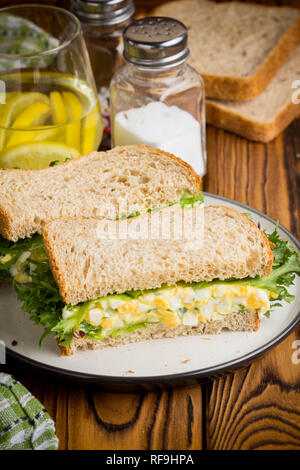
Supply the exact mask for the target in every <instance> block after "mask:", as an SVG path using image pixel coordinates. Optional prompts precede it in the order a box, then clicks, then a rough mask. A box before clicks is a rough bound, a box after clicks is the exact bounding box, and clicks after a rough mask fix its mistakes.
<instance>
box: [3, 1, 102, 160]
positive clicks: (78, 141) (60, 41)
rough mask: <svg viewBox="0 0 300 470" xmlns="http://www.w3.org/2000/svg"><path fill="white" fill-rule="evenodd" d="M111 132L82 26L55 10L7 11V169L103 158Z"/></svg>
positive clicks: (17, 8)
mask: <svg viewBox="0 0 300 470" xmlns="http://www.w3.org/2000/svg"><path fill="white" fill-rule="evenodd" d="M102 133H103V125H102V118H101V113H100V105H99V101H98V96H97V93H96V88H95V83H94V78H93V74H92V70H91V65H90V61H89V56H88V53H87V50H86V46H85V43H84V40H83V36H82V31H81V26H80V22H79V21H78V19H77V18H76V17H75V16H74V15H73V14H72V13H71V12H69V11H67V10H64V9H62V8H57V7H53V6H41V5H26V6H23V5H20V6H14V7H7V8H2V9H0V167H6V168H24V169H31V168H33V169H40V168H45V167H47V166H49V165H50V166H52V165H55V164H59V163H63V162H64V161H66V160H68V159H72V158H77V157H79V156H80V155H84V154H86V153H88V152H90V151H92V150H97V148H98V147H99V144H100V142H101V139H102Z"/></svg>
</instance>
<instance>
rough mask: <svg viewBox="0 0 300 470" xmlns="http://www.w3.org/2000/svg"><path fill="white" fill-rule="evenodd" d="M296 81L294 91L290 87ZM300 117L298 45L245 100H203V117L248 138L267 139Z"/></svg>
mask: <svg viewBox="0 0 300 470" xmlns="http://www.w3.org/2000/svg"><path fill="white" fill-rule="evenodd" d="M297 80H298V91H297V89H295V88H292V85H293V82H294V83H295V86H296V85H297V83H296V81H297ZM297 116H300V45H299V46H297V47H296V49H295V50H294V51H293V52H292V53H291V54H290V56H289V59H288V61H287V62H286V63H285V64H284V65H283V66H282V67H281V69H280V70H279V71H278V73H277V75H276V76H275V77H274V78H273V80H272V81H271V82H270V83H269V85H268V86H267V88H266V89H265V91H264V92H263V93H262V94H261V95H260V96H258V97H257V98H254V99H253V100H247V101H225V100H211V99H208V100H206V119H207V122H208V123H211V124H214V125H215V126H217V127H221V128H222V129H227V130H229V131H231V132H235V133H236V134H239V135H241V136H243V137H246V138H247V139H250V140H256V141H260V142H269V141H270V140H272V139H274V138H275V137H277V135H278V134H280V132H282V131H283V130H284V129H285V128H286V127H287V126H288V125H289V123H290V122H291V121H293V119H295V118H296V117H297Z"/></svg>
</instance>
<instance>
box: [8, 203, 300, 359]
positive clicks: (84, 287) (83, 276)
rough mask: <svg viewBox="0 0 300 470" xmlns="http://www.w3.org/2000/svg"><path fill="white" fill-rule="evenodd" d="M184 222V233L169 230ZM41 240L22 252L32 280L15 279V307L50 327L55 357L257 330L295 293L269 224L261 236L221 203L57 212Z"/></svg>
mask: <svg viewBox="0 0 300 470" xmlns="http://www.w3.org/2000/svg"><path fill="white" fill-rule="evenodd" d="M199 216H200V217H199ZM182 220H184V234H183V235H184V236H183V237H181V236H176V234H177V232H176V231H178V230H177V228H178V227H180V226H181V225H182ZM195 220H196V221H197V220H200V221H203V224H202V229H201V227H200V230H198V229H197V230H196V231H195V230H193V227H194V224H195ZM170 223H171V225H172V227H173V228H174V227H175V229H174V230H173V232H172V234H174V233H175V235H174V236H173V237H169V236H167V237H162V236H157V237H155V236H154V237H153V236H150V237H149V236H148V237H144V236H143V235H144V234H145V233H146V234H148V233H149V232H148V229H149V226H150V227H151V234H152V229H153V230H154V233H156V234H157V233H159V234H160V235H161V232H159V230H160V229H162V230H164V229H165V227H166V226H167V224H170ZM137 233H138V236H136V237H135V236H132V234H137ZM116 234H117V236H115V235H116ZM124 234H126V236H123V235H124ZM141 234H142V236H140V235H141ZM129 235H130V236H129ZM43 241H44V243H41V244H40V245H36V246H35V247H34V250H33V251H34V253H35V255H34V256H31V258H28V259H29V260H30V262H29V265H30V264H33V265H34V266H35V268H34V269H33V270H32V272H31V282H30V283H25V284H22V283H18V282H17V281H16V280H15V281H14V285H15V288H16V290H17V293H18V297H19V299H20V300H21V301H22V302H23V310H24V311H25V312H28V313H29V315H30V317H31V319H32V320H33V321H34V322H35V323H36V324H37V325H43V326H44V328H45V333H44V335H43V337H42V339H43V338H44V337H45V336H47V335H49V334H54V335H55V337H56V339H57V342H58V345H59V347H60V350H61V354H62V355H71V354H73V353H74V352H75V351H76V350H78V349H79V350H80V349H82V350H85V349H96V348H101V347H106V346H117V345H120V344H126V343H129V342H135V341H141V340H150V339H154V338H164V337H174V336H180V335H201V334H215V333H219V332H221V331H222V330H231V331H256V330H257V329H258V328H259V325H260V319H261V318H262V317H263V316H269V315H270V311H271V309H272V307H273V306H276V305H278V303H279V302H280V301H282V300H284V301H287V302H290V301H291V300H292V299H293V296H291V295H290V294H289V292H288V290H287V287H288V286H290V285H291V284H293V280H294V277H295V274H300V263H299V259H298V255H297V254H296V253H295V252H294V251H293V250H292V249H291V247H290V246H289V244H288V243H287V242H285V241H283V240H281V239H280V238H279V236H278V233H277V229H276V230H275V231H274V232H273V233H272V234H270V235H266V234H265V233H264V232H262V231H261V230H260V229H259V228H258V227H257V226H256V225H255V224H254V223H253V222H252V221H251V220H249V218H248V217H247V216H245V215H243V214H241V213H239V212H237V211H235V210H233V209H231V208H226V207H218V206H207V207H203V206H201V207H197V206H195V207H192V205H190V207H189V208H188V207H187V206H185V208H183V207H182V206H180V205H174V206H171V207H166V208H163V209H160V210H157V211H152V212H149V213H147V214H143V215H140V216H135V217H131V218H129V219H122V220H107V219H103V218H102V219H96V218H89V219H84V218H63V219H56V220H53V221H51V222H49V223H47V224H45V226H44V227H43ZM45 254H46V256H45ZM39 256H40V258H39Z"/></svg>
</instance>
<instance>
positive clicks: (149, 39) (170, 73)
mask: <svg viewBox="0 0 300 470" xmlns="http://www.w3.org/2000/svg"><path fill="white" fill-rule="evenodd" d="M187 39H188V38H187V28H186V27H185V26H184V24H182V23H181V22H180V21H177V20H174V19H172V18H165V17H148V18H143V19H140V20H136V21H133V22H132V23H130V24H129V25H128V26H127V27H126V28H125V30H124V32H123V42H124V59H125V61H126V65H125V66H124V67H122V68H120V69H119V70H118V71H117V72H116V73H115V75H114V77H113V79H112V82H111V87H110V95H111V121H112V141H111V144H112V146H116V145H127V144H145V145H149V146H151V147H154V148H159V149H161V150H165V151H167V152H170V153H172V154H174V155H176V156H177V157H179V158H181V159H182V160H184V161H186V162H187V163H189V164H190V165H191V166H192V167H193V168H194V170H195V171H196V172H197V173H198V174H199V175H200V176H203V175H204V174H205V173H206V142H205V96H204V84H203V80H202V78H201V76H200V75H199V74H198V72H196V70H194V69H193V68H192V67H190V66H189V65H188V64H187V59H188V57H189V49H188V43H187Z"/></svg>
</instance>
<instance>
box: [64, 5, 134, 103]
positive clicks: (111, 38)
mask: <svg viewBox="0 0 300 470" xmlns="http://www.w3.org/2000/svg"><path fill="white" fill-rule="evenodd" d="M71 11H72V12H73V13H74V14H75V15H76V16H77V17H78V19H79V20H80V22H81V25H82V30H83V35H84V39H85V42H86V45H87V48H88V51H89V55H90V59H91V64H92V68H93V72H94V76H95V82H96V86H97V90H98V93H99V94H101V93H105V88H108V87H109V83H110V80H111V78H112V76H113V74H114V72H115V70H116V69H117V68H118V67H119V66H120V58H121V54H120V40H121V38H122V31H123V29H124V27H125V26H126V25H127V24H128V23H129V22H130V20H131V18H132V16H133V14H134V11H135V8H134V3H133V1H132V0H92V1H88V0H71Z"/></svg>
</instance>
